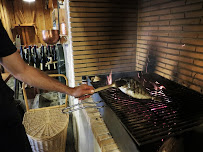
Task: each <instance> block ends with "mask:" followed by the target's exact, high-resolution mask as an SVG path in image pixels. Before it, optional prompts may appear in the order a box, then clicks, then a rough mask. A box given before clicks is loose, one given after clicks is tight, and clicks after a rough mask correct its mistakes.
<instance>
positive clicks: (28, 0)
mask: <svg viewBox="0 0 203 152" xmlns="http://www.w3.org/2000/svg"><path fill="white" fill-rule="evenodd" d="M23 1H24V2H35V0H23Z"/></svg>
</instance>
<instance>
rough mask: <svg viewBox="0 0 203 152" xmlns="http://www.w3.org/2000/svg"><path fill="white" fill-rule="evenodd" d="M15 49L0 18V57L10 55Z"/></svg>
mask: <svg viewBox="0 0 203 152" xmlns="http://www.w3.org/2000/svg"><path fill="white" fill-rule="evenodd" d="M16 50H17V49H16V47H15V45H14V44H13V43H12V41H11V40H10V38H9V36H8V34H7V32H6V30H5V29H4V27H3V25H2V22H1V20H0V57H5V56H8V55H11V54H13V53H14V52H15V51H16Z"/></svg>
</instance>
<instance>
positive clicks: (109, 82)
mask: <svg viewBox="0 0 203 152" xmlns="http://www.w3.org/2000/svg"><path fill="white" fill-rule="evenodd" d="M107 84H108V85H111V84H112V70H111V72H110V73H109V76H107Z"/></svg>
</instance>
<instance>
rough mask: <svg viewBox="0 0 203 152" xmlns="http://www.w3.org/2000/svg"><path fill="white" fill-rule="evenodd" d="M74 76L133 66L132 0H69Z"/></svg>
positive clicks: (134, 31) (79, 76) (125, 68)
mask: <svg viewBox="0 0 203 152" xmlns="http://www.w3.org/2000/svg"><path fill="white" fill-rule="evenodd" d="M69 5H70V17H71V19H70V20H71V32H72V34H71V35H72V44H73V55H74V70H75V79H76V84H77V82H79V81H81V76H83V75H97V74H107V73H110V71H111V70H112V71H113V73H115V72H125V71H134V70H135V64H136V62H135V55H136V54H135V50H136V48H135V46H136V36H137V35H136V33H137V30H136V26H137V18H136V17H137V9H136V7H137V5H136V1H123V0H70V2H69Z"/></svg>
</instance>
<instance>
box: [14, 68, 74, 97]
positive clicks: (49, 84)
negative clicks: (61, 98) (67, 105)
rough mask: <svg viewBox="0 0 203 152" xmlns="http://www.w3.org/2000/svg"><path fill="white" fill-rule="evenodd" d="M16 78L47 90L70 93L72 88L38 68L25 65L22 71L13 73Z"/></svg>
mask: <svg viewBox="0 0 203 152" xmlns="http://www.w3.org/2000/svg"><path fill="white" fill-rule="evenodd" d="M14 76H15V77H16V78H17V79H19V80H20V81H22V82H25V83H27V84H29V85H31V86H34V87H36V88H40V89H45V90H49V91H57V92H62V93H66V94H69V95H72V91H73V88H70V87H68V86H66V85H64V84H62V83H61V82H59V81H58V80H56V79H54V78H52V77H49V76H48V75H47V74H45V73H44V72H41V71H40V70H38V69H35V68H33V67H30V66H27V67H26V70H25V71H24V73H20V74H17V75H14Z"/></svg>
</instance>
